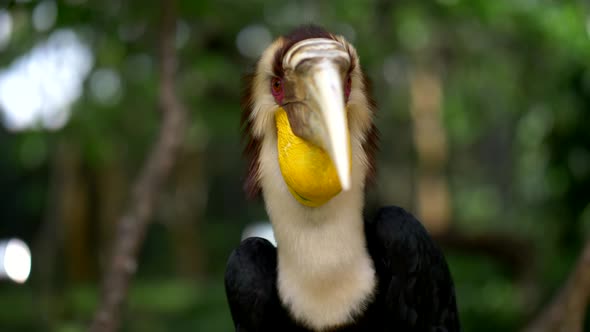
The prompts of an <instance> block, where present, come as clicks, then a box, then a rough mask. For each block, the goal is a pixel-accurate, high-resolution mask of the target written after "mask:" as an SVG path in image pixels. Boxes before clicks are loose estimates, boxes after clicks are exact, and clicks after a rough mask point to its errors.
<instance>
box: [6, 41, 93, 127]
mask: <svg viewBox="0 0 590 332" xmlns="http://www.w3.org/2000/svg"><path fill="white" fill-rule="evenodd" d="M92 63H93V57H92V53H91V52H90V50H89V48H88V47H87V46H86V45H84V44H83V43H82V42H81V41H80V40H79V39H78V37H77V36H76V34H75V33H74V32H73V31H71V30H58V31H55V32H54V33H53V34H51V36H50V37H49V38H48V40H47V41H45V42H42V43H40V44H38V45H37V46H35V47H34V48H33V49H32V50H31V51H30V52H29V53H28V54H25V55H23V56H21V57H20V58H18V59H16V60H15V61H14V62H13V63H12V64H11V65H10V67H9V68H8V69H6V70H3V71H0V111H2V112H3V113H4V119H3V120H4V125H5V127H6V128H8V129H10V130H15V131H18V130H25V129H30V128H35V127H38V126H41V127H42V128H46V129H59V128H62V127H63V126H64V125H65V124H66V122H67V120H68V119H69V116H70V109H69V107H70V105H71V104H72V103H73V102H74V101H75V100H76V99H78V97H80V95H81V94H82V83H83V81H84V79H85V78H86V76H87V75H88V72H89V71H90V69H91V67H92Z"/></svg>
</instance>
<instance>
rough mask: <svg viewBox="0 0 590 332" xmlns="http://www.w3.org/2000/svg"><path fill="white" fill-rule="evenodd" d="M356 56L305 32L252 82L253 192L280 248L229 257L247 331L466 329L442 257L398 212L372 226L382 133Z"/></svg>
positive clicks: (232, 294)
mask: <svg viewBox="0 0 590 332" xmlns="http://www.w3.org/2000/svg"><path fill="white" fill-rule="evenodd" d="M374 111H375V105H374V103H373V101H372V99H371V96H370V92H369V88H368V82H367V80H366V79H365V76H364V74H363V72H362V71H361V66H360V63H359V57H358V55H357V52H356V50H355V48H354V47H353V46H352V45H351V44H349V43H348V42H347V41H346V40H345V39H344V38H343V37H342V36H337V35H334V34H331V33H329V32H327V31H326V30H324V29H322V28H320V27H317V26H304V27H301V28H298V29H296V30H294V31H293V32H291V33H290V34H288V35H285V36H282V37H280V38H278V39H277V40H275V41H274V42H273V43H272V44H271V45H270V46H269V47H268V48H267V49H266V50H265V51H264V52H263V54H262V56H261V58H260V60H259V61H258V63H257V66H256V70H255V73H254V74H253V75H251V77H249V84H248V86H247V88H246V92H245V97H244V100H243V113H242V115H243V116H242V123H243V129H244V134H245V138H246V139H247V141H248V143H247V144H246V148H245V154H246V156H247V158H248V159H249V166H248V175H247V178H246V182H245V188H246V191H247V192H248V193H249V194H251V195H257V194H258V193H260V192H262V195H263V198H264V201H265V204H266V210H267V213H268V215H269V217H270V221H271V223H272V225H273V229H274V233H275V237H276V240H277V248H275V247H274V246H273V245H271V244H270V243H269V242H268V241H266V240H264V239H261V238H249V239H246V240H244V241H242V243H241V244H240V245H239V247H238V248H236V249H235V250H234V251H233V252H232V254H231V255H230V258H229V261H228V264H227V270H226V275H225V288H226V295H227V299H228V302H229V306H230V311H231V314H232V318H233V321H234V324H235V328H236V331H239V332H260V331H278V332H281V331H286V332H290V331H366V332H375V331H459V319H458V313H457V306H456V301H455V291H454V286H453V281H452V279H451V275H450V272H449V269H448V267H447V264H446V261H445V258H444V256H443V254H442V252H441V251H440V250H439V248H438V247H437V246H436V245H435V243H434V242H433V241H432V239H431V238H430V237H429V235H428V234H427V232H426V230H425V229H424V228H423V226H422V225H421V224H420V222H419V221H418V220H416V218H414V217H413V216H412V215H411V214H409V213H408V212H406V211H404V210H403V209H401V208H399V207H385V208H382V209H380V210H379V211H378V212H377V213H376V217H375V218H372V219H371V220H369V221H365V220H364V217H363V215H364V214H363V207H364V193H365V187H366V184H367V183H368V182H369V181H371V178H372V177H373V175H374V165H375V151H376V141H377V130H376V126H375V119H374Z"/></svg>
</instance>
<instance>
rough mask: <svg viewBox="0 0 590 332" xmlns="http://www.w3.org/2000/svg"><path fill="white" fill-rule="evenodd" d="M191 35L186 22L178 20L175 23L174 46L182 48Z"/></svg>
mask: <svg viewBox="0 0 590 332" xmlns="http://www.w3.org/2000/svg"><path fill="white" fill-rule="evenodd" d="M190 36H191V29H190V28H189V26H188V24H186V22H184V21H178V23H177V24H176V40H175V44H176V48H178V49H181V48H183V47H184V46H185V45H186V43H188V40H189V39H190Z"/></svg>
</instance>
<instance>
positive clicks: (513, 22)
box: [0, 0, 590, 332]
mask: <svg viewBox="0 0 590 332" xmlns="http://www.w3.org/2000/svg"><path fill="white" fill-rule="evenodd" d="M48 1H49V0H44V1H42V2H39V1H28V2H27V1H22V2H20V1H19V2H16V3H14V4H13V5H11V6H10V7H9V8H6V9H1V8H0V10H1V11H2V12H3V13H8V14H9V15H10V17H11V20H12V30H11V34H10V41H9V42H8V44H6V46H5V47H3V48H2V49H0V65H1V66H2V67H4V68H8V67H9V66H11V65H13V64H14V63H15V60H16V59H17V58H18V57H20V56H22V55H23V54H26V53H27V52H28V51H29V50H30V49H31V48H32V47H34V46H35V45H36V44H37V43H39V42H42V41H44V40H46V39H47V38H48V37H49V36H50V35H51V34H52V33H53V32H54V31H56V30H59V29H71V30H73V31H75V32H76V33H77V34H78V36H80V38H81V39H82V40H83V42H84V43H86V45H88V46H89V47H90V50H91V51H92V55H93V57H94V61H93V69H92V72H91V74H90V76H89V78H88V79H86V80H85V81H84V82H85V83H84V86H83V93H82V95H81V96H80V98H79V99H77V100H76V102H75V103H74V104H72V105H71V106H70V107H71V111H72V112H71V117H70V118H69V120H68V122H67V124H66V125H65V127H63V128H61V129H59V130H47V129H42V128H41V127H37V128H31V129H28V130H24V131H12V130H8V129H5V128H4V127H2V126H0V151H1V152H2V158H0V198H1V199H0V238H5V237H13V236H18V237H21V238H23V239H25V240H26V241H27V242H29V243H31V244H32V245H33V246H34V247H35V246H37V247H38V246H41V245H39V243H40V242H43V241H44V240H43V239H46V241H49V242H50V243H53V244H50V246H53V247H54V248H56V249H55V255H54V259H53V260H51V261H50V263H48V264H50V265H51V266H50V270H51V271H50V272H47V271H45V272H44V270H43V268H42V267H41V266H42V265H43V264H36V263H38V262H39V261H38V260H36V257H37V256H35V251H34V255H33V276H32V279H31V281H30V282H29V283H28V284H26V285H24V286H16V285H14V284H9V283H4V284H0V294H1V295H0V329H1V330H3V331H17V330H18V331H45V330H51V331H59V332H74V331H82V330H84V328H85V327H86V324H87V323H88V321H89V319H90V318H91V316H92V312H93V309H94V306H95V303H96V298H97V289H98V288H97V287H98V286H97V285H98V278H99V274H98V271H100V269H101V268H102V267H103V266H104V258H102V257H100V256H101V255H104V253H102V251H99V250H100V248H101V245H100V241H102V240H101V239H99V238H98V237H97V236H96V234H97V230H98V229H99V228H101V227H102V226H101V225H100V224H99V222H101V220H102V219H100V218H99V217H97V216H99V215H100V209H101V205H98V204H97V203H96V202H97V197H102V196H101V194H100V193H99V192H98V189H96V188H98V187H99V186H100V184H101V182H102V180H101V179H102V178H101V177H100V175H101V174H103V172H105V169H108V167H111V166H112V165H122V166H121V168H122V176H121V178H122V179H123V180H124V181H121V183H122V184H121V187H120V189H119V190H120V191H123V193H122V199H123V200H125V199H126V198H127V193H128V190H129V188H128V185H129V183H128V182H129V180H131V179H133V178H135V176H136V174H137V172H138V170H139V168H140V167H141V164H142V163H143V161H144V158H145V156H146V153H147V151H148V149H149V148H150V146H151V143H152V142H153V139H154V137H155V135H156V132H157V129H158V125H159V113H158V112H157V108H158V107H157V93H158V70H157V65H158V56H157V47H158V45H157V41H158V36H159V31H158V27H159V25H158V22H159V17H158V15H159V9H158V4H157V3H155V2H154V3H152V2H149V4H148V3H146V2H140V1H127V2H121V1H116V0H106V1H97V0H85V1H84V0H69V1H58V2H57V3H53V2H52V3H53V4H55V5H56V9H57V16H56V20H55V22H54V24H52V25H51V26H50V27H49V28H48V29H45V30H43V29H42V30H38V29H35V28H34V22H33V18H32V17H33V16H34V14H33V13H34V12H35V11H36V10H37V9H38V7H39V6H40V5H41V4H42V3H47V2H48ZM589 9H590V8H588V6H587V4H585V3H584V2H582V1H563V2H561V1H551V0H518V1H509V0H499V1H489V0H470V1H468V0H437V1H428V2H426V1H423V2H419V1H404V0H398V1H387V0H373V1H353V0H342V1H311V0H308V1H286V2H285V1H283V2H276V1H275V2H267V1H262V0H253V1H230V0H221V1H212V0H203V1H188V0H183V1H180V10H179V16H180V17H179V25H178V32H179V37H178V38H177V39H178V40H177V45H178V51H179V68H178V77H177V83H178V84H177V91H178V94H179V96H180V97H181V99H182V100H183V101H184V102H185V103H186V105H187V106H188V109H189V110H190V123H189V130H188V135H187V138H186V142H185V147H186V149H185V150H186V153H187V154H188V155H190V156H196V157H195V158H194V160H193V159H191V160H193V161H192V162H189V163H188V164H187V165H188V166H187V168H188V170H189V171H188V174H189V175H187V176H186V177H183V178H178V179H176V180H173V181H171V182H174V181H177V182H178V183H180V184H182V185H184V187H182V188H188V190H190V188H192V187H196V186H197V185H199V184H201V185H202V187H201V189H200V190H201V191H200V194H199V195H200V196H199V195H197V196H198V197H201V196H203V195H204V196H206V199H203V198H202V197H201V198H199V199H201V200H203V202H204V203H203V205H202V207H201V208H200V209H201V210H202V211H200V212H199V213H196V215H195V216H189V217H187V218H188V219H189V221H190V222H191V223H193V224H194V225H196V226H195V227H196V231H195V234H193V235H194V237H193V238H192V240H191V241H192V242H195V243H197V244H198V245H197V246H196V247H195V248H197V249H198V251H197V250H195V251H194V252H189V253H188V257H189V258H188V259H187V258H184V260H181V263H178V261H177V260H175V259H173V258H171V257H176V256H175V255H179V254H178V252H177V251H175V250H176V249H175V240H174V237H173V235H172V233H173V231H171V230H170V229H171V226H170V225H174V219H175V217H174V216H175V214H174V210H175V209H176V208H175V205H174V202H176V201H178V200H179V198H178V196H175V195H178V193H177V191H175V190H177V189H178V188H180V186H181V185H180V184H177V185H172V184H171V185H170V188H168V189H167V193H166V194H165V195H164V197H163V198H162V203H161V206H160V208H159V209H158V211H160V212H159V213H158V214H157V218H156V220H154V224H153V225H152V227H151V228H150V231H149V234H148V237H147V241H146V244H145V247H144V250H143V251H142V255H141V259H140V267H139V273H138V276H137V278H136V282H135V283H134V284H133V289H132V291H131V296H130V299H129V301H128V302H129V308H128V310H127V311H126V313H125V315H124V317H125V326H124V330H125V331H148V332H149V331H176V330H181V331H185V330H191V331H211V332H214V331H229V330H231V320H230V316H229V312H228V309H227V307H226V304H225V298H224V293H223V282H222V275H223V270H224V266H225V259H226V258H227V256H228V254H229V252H230V251H231V249H232V248H233V247H235V246H236V245H237V243H238V242H239V238H240V233H241V230H242V229H243V227H244V225H246V224H247V223H250V222H253V221H257V220H263V219H265V218H266V216H265V213H264V209H263V206H262V204H261V203H260V202H247V201H246V200H245V198H244V196H243V194H242V191H241V179H242V176H243V174H244V163H243V161H242V159H241V157H240V154H241V151H240V150H241V148H240V143H239V142H240V128H239V98H240V91H241V82H240V77H241V76H242V75H243V74H245V73H247V72H248V71H251V70H252V68H253V65H254V62H255V59H253V58H251V57H247V56H244V55H242V54H241V53H240V52H239V50H238V47H237V46H236V43H237V42H236V40H237V38H238V35H239V34H240V32H242V31H244V29H245V28H246V27H252V26H259V27H263V28H264V29H267V30H268V32H269V33H270V34H271V35H272V36H277V35H279V34H281V33H285V32H287V31H288V30H289V29H291V28H293V27H295V26H297V25H299V24H302V23H317V24H321V25H323V26H325V27H326V28H328V29H329V30H331V31H334V32H336V33H341V34H344V35H345V36H346V37H347V38H349V39H350V41H352V42H353V44H355V45H356V47H357V49H358V53H359V54H360V57H361V63H362V66H363V68H364V70H365V71H366V72H367V73H368V74H369V76H370V78H371V79H372V81H373V86H374V93H375V96H376V100H377V101H378V104H379V106H380V107H379V115H378V119H379V122H378V126H379V129H380V131H381V137H382V142H381V152H380V154H379V165H378V166H379V169H380V173H379V180H378V181H377V183H378V185H377V186H376V188H374V189H373V191H372V193H371V195H370V197H371V202H370V204H369V206H374V205H377V204H398V205H401V206H404V207H406V208H408V209H410V210H414V208H415V203H416V202H415V200H416V198H415V197H414V194H415V184H414V182H413V180H412V179H413V177H414V175H415V168H416V162H417V161H416V152H415V150H414V149H415V148H414V145H413V142H412V123H411V121H412V119H411V116H410V111H409V108H410V106H409V105H410V95H409V92H410V91H409V89H410V87H409V80H410V76H411V73H412V72H413V71H414V70H415V69H416V68H429V69H431V70H434V71H435V72H437V73H439V74H440V77H441V80H442V85H443V86H442V88H443V104H442V114H443V123H444V126H445V129H446V134H447V136H448V143H449V154H450V159H449V162H448V165H447V166H446V169H445V175H446V176H447V178H448V181H449V183H450V189H451V195H452V204H453V213H454V215H453V224H454V227H456V228H458V229H461V230H464V231H466V232H483V233H485V232H491V231H502V232H506V233H508V234H513V235H515V236H518V237H520V238H523V239H526V240H527V241H529V242H530V243H531V246H532V248H533V250H534V255H535V264H536V265H535V270H534V271H535V276H534V277H533V278H532V279H533V281H530V280H528V279H527V280H528V281H526V280H525V281H524V282H523V280H520V279H519V277H518V276H515V275H514V274H513V273H512V272H510V271H509V270H508V269H506V268H505V267H504V266H503V265H502V264H501V263H499V262H497V261H495V260H492V259H490V258H489V257H485V256H478V255H473V254H471V253H465V252H455V251H448V252H447V253H448V259H449V263H450V266H451V270H452V273H453V275H454V277H455V280H456V286H457V292H458V302H459V307H460V310H461V319H462V323H463V325H464V330H465V331H499V330H503V331H506V330H507V331H513V330H518V329H519V328H521V327H522V326H523V325H524V324H526V323H527V322H528V321H529V319H530V318H531V317H532V315H533V314H534V313H535V312H536V310H537V309H538V308H539V307H540V306H542V304H544V303H546V302H547V301H548V299H549V298H550V296H551V295H552V294H553V293H554V292H555V291H556V289H557V288H558V287H559V285H560V284H561V283H562V282H563V280H564V279H565V276H566V275H567V273H568V271H569V270H570V269H571V267H572V265H573V262H574V261H575V259H576V257H577V254H578V251H579V250H580V248H581V245H582V243H583V241H584V240H585V238H586V237H587V234H588V232H589V228H590V191H589V190H588V188H589V187H590V113H589V112H590V61H589V59H590V13H589V11H588V10H589ZM105 69H106V70H108V71H109V72H110V73H115V74H116V77H117V78H118V79H119V81H120V83H119V87H118V88H117V89H116V91H115V93H114V94H112V95H110V96H109V97H108V98H106V99H104V98H103V99H101V98H99V97H97V92H96V91H94V90H93V89H94V88H93V86H92V80H93V79H92V77H93V75H94V74H96V73H97V72H98V71H99V70H105ZM107 88H108V87H107ZM102 89H103V90H104V89H105V87H102ZM100 90H101V89H100V88H99V94H100ZM60 151H62V152H63V151H65V154H66V155H69V154H73V155H76V156H78V157H77V158H78V161H79V165H78V166H77V168H75V169H78V171H79V172H81V174H82V175H81V176H80V178H81V179H82V180H78V181H82V182H83V185H82V187H83V188H86V189H84V190H86V191H87V192H89V194H88V195H89V196H88V197H89V198H88V201H87V202H86V204H87V206H88V209H89V211H90V212H89V213H88V222H89V226H88V228H87V229H86V231H85V232H86V235H88V234H93V235H91V236H89V237H88V239H90V242H89V243H87V244H86V246H87V249H89V250H91V251H92V252H93V254H91V255H89V257H91V258H92V259H93V261H92V263H90V265H91V266H93V268H91V269H90V270H91V272H92V273H91V274H90V275H89V276H86V277H84V278H78V279H77V278H73V277H72V276H71V275H70V273H71V272H68V271H70V270H71V268H72V267H71V266H70V265H71V264H73V263H72V261H70V260H69V259H68V257H69V256H68V248H70V247H68V246H67V245H65V244H63V243H62V241H66V240H67V232H66V230H67V229H65V228H64V227H61V226H59V225H60V220H59V217H55V215H54V214H55V205H56V204H58V203H56V202H59V197H56V191H55V188H54V186H55V183H56V181H57V183H58V184H59V183H60V181H61V180H56V179H55V177H56V174H59V173H60V172H59V168H60V167H61V166H60V165H61V164H60V163H59V160H60V159H59V158H60V157H59V156H60V155H63V153H62V152H60ZM190 170H194V172H192V173H191V171H190ZM66 173H67V172H66ZM67 174H69V173H67ZM67 174H66V175H65V176H67ZM62 176H63V175H62ZM62 180H63V179H62ZM175 188H176V189H175ZM58 193H59V191H58ZM57 196H59V195H57ZM194 199H195V196H190V197H189V198H187V200H188V201H189V202H191V200H194ZM116 211H119V210H116ZM171 211H172V212H171ZM52 216H53V217H52ZM53 219H57V220H53ZM46 225H49V226H46ZM58 226H59V227H58ZM53 228H55V229H53ZM64 229H65V230H64ZM51 232H54V233H55V234H53V235H52V236H51V235H47V234H49V233H51ZM47 239H49V240H47ZM191 255H194V257H195V260H194V265H195V266H197V265H198V268H196V270H197V272H196V273H194V274H192V275H191V277H189V278H187V277H186V276H182V273H181V272H179V270H182V269H183V265H184V268H186V265H187V264H188V265H192V263H191V258H190V257H191ZM181 256H182V255H181ZM185 257H187V256H186V254H185ZM197 257H198V258H197ZM179 265H180V267H179ZM45 268H47V267H45ZM75 268H76V267H74V269H75ZM47 280H49V281H47ZM531 287H532V289H533V295H532V296H531V295H530V294H529V293H527V292H528V291H529V290H530V289H531ZM48 309H50V310H48ZM587 330H588V331H590V328H587Z"/></svg>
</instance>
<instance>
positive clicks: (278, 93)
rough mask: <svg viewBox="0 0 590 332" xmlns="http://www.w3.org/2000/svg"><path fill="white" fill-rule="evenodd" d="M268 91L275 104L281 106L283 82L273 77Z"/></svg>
mask: <svg viewBox="0 0 590 332" xmlns="http://www.w3.org/2000/svg"><path fill="white" fill-rule="evenodd" d="M270 91H271V93H272V95H273V96H274V97H275V100H276V101H277V103H279V104H281V103H282V102H283V97H284V93H283V81H282V80H281V79H280V78H278V77H273V78H272V79H271V80H270Z"/></svg>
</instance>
